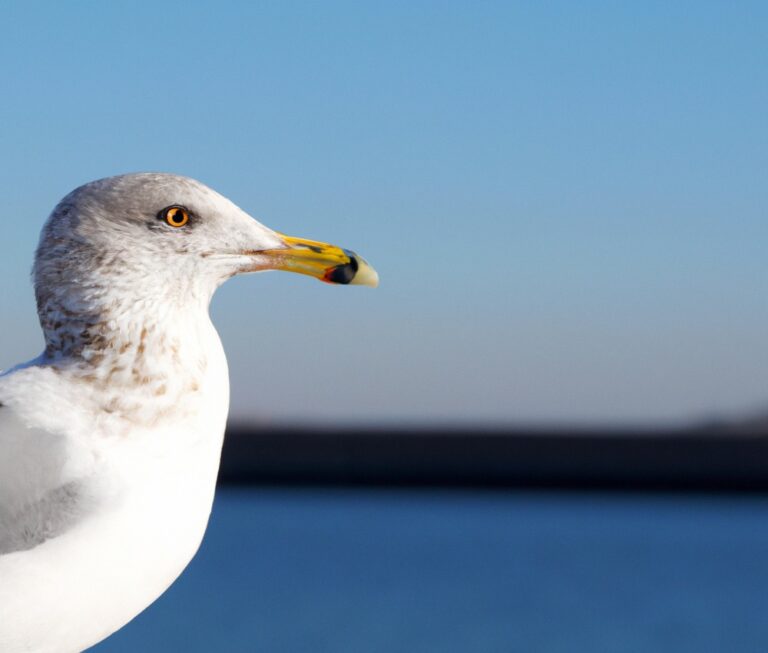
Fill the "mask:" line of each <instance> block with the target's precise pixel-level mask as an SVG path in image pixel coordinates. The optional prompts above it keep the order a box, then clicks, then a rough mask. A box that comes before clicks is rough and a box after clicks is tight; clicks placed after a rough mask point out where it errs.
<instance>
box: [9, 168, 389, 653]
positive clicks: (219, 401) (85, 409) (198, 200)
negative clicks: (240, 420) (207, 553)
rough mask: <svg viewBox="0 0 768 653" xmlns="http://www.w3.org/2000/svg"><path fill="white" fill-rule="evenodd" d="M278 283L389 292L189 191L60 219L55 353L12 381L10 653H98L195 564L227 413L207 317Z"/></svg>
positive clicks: (348, 258) (50, 349)
mask: <svg viewBox="0 0 768 653" xmlns="http://www.w3.org/2000/svg"><path fill="white" fill-rule="evenodd" d="M273 269H274V270H287V271H292V272H299V273H302V274H307V275H311V276H314V277H316V278H319V279H321V280H323V281H326V282H328V283H336V284H361V285H376V284H377V282H378V277H377V275H376V273H375V272H374V271H373V269H372V268H371V267H370V266H369V265H367V263H366V262H365V261H364V260H363V259H362V258H360V257H359V256H357V255H356V254H354V252H351V251H349V250H345V249H341V248H338V247H334V246H331V245H327V244H325V243H322V242H318V241H311V240H306V239H301V238H292V237H289V236H285V235H283V234H281V233H278V232H275V231H272V230H271V229H269V228H267V227H265V226H264V225H262V224H260V223H259V222H257V221H256V220H254V219H253V218H251V217H250V216H249V215H248V214H246V213H245V212H244V211H242V210H241V209H240V208H238V207H237V206H235V205H234V204H233V203H232V202H230V201H229V200H228V199H226V198H224V197H222V196H221V195H219V194H218V193H216V192H215V191H213V190H211V189H210V188H208V187H206V186H205V185H203V184H201V183H199V182H197V181H195V180H193V179H189V178H186V177H180V176H177V175H170V174H159V173H142V174H131V175H123V176H119V177H111V178H108V179H102V180H99V181H95V182H92V183H90V184H86V185H85V186H82V187H80V188H78V189H76V190H75V191H73V192H72V193H70V194H69V195H67V196H66V197H65V198H64V199H63V200H62V201H61V202H60V203H59V204H58V206H57V207H56V208H55V209H54V211H53V213H52V214H51V217H50V218H49V220H48V222H47V223H46V225H45V227H44V228H43V232H42V236H41V239H40V244H39V247H38V250H37V256H36V260H35V267H34V279H35V293H36V297H37V305H38V313H39V317H40V322H41V325H42V328H43V332H44V335H45V351H44V353H43V354H42V355H41V356H40V357H39V358H38V359H35V360H33V361H31V362H29V363H27V364H24V365H20V366H19V367H17V368H14V369H13V370H11V371H10V372H7V373H5V374H2V375H0V613H1V614H3V615H4V616H3V619H2V620H0V650H2V651H6V652H10V653H14V652H16V651H31V650H34V651H37V652H40V653H45V652H46V651H51V652H54V651H56V652H59V651H64V652H67V651H80V650H82V649H84V648H87V647H88V646H92V645H93V644H95V643H96V642H98V641H100V640H101V639H103V638H104V637H107V636H108V635H109V634H110V633H112V632H114V631H115V630H117V629H118V628H120V627H121V626H122V625H124V624H125V623H127V622H128V621H129V620H130V619H132V618H133V617H134V616H135V615H136V614H138V613H139V612H140V611H141V610H143V609H144V608H145V607H146V606H147V605H149V604H150V603H151V602H152V601H153V600H154V599H156V598H157V597H158V596H159V595H160V594H161V593H162V592H163V591H165V589H167V587H168V586H169V585H170V584H171V583H172V582H173V580H174V579H175V578H176V577H177V576H178V575H179V574H180V573H181V571H182V570H183V569H184V567H185V566H186V565H187V564H188V562H189V560H190V559H191V558H192V556H193V555H194V553H195V551H196V550H197V548H198V546H199V543H200V540H201V538H202V535H203V532H204V531H205V527H206V524H207V520H208V515H209V512H210V507H211V502H212V499H213V492H214V487H215V481H216V474H217V471H218V463H219V456H220V451H221V443H222V437H223V432H224V426H225V422H226V416H227V412H228V403H229V386H228V378H227V376H228V375H227V365H226V359H225V357H224V352H223V349H222V347H221V344H220V342H219V339H218V335H217V334H216V331H215V329H214V328H213V326H212V324H211V322H210V319H209V317H208V305H209V303H210V300H211V297H212V295H213V293H214V292H215V290H216V288H217V287H218V286H219V285H221V284H222V283H223V282H224V281H226V280H227V279H228V278H230V277H232V276H234V275H236V274H241V273H248V272H258V271H263V270H273Z"/></svg>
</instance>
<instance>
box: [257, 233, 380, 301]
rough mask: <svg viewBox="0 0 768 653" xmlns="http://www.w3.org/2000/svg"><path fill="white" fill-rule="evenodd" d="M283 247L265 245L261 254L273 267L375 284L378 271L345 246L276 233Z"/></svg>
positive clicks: (328, 279) (334, 280) (327, 279)
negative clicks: (276, 247) (274, 247)
mask: <svg viewBox="0 0 768 653" xmlns="http://www.w3.org/2000/svg"><path fill="white" fill-rule="evenodd" d="M279 236H280V237H281V238H282V239H283V241H284V242H285V244H286V248H285V249H269V250H265V251H262V252H261V254H264V255H266V256H268V257H269V258H270V259H272V261H271V263H272V265H271V266H270V267H272V268H273V269H275V270H286V271H288V272H298V273H299V274H307V275H309V276H311V277H315V278H316V279H320V281H325V282H326V283H339V284H349V285H353V286H354V285H357V286H370V287H372V288H375V287H376V286H378V285H379V275H378V274H377V273H376V270H374V269H373V268H372V267H371V266H370V265H369V264H368V263H367V262H366V260H365V259H364V258H362V257H361V256H358V255H357V254H355V253H354V252H352V251H350V250H348V249H342V248H341V247H336V246H335V245H329V244H327V243H321V242H318V241H315V240H307V239H305V238H293V237H291V236H285V235H283V234H279Z"/></svg>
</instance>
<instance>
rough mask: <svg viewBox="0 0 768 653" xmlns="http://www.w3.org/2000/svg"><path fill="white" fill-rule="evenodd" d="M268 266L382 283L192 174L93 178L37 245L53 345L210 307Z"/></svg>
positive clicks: (41, 299) (345, 255)
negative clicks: (129, 322) (127, 318)
mask: <svg viewBox="0 0 768 653" xmlns="http://www.w3.org/2000/svg"><path fill="white" fill-rule="evenodd" d="M266 270H286V271H290V272H298V273H301V274H306V275H310V276H313V277H316V278H318V279H320V280H322V281H325V282H327V283H332V284H352V285H355V284H357V285H367V286H376V285H377V284H378V276H377V274H376V272H375V271H374V270H373V268H372V267H371V266H370V265H368V264H367V263H366V262H365V260H364V259H362V258H361V257H360V256H358V255H357V254H355V253H354V252H352V251H350V250H347V249H342V248H340V247H336V246H333V245H328V244H326V243H322V242H318V241H312V240H306V239H303V238H293V237H289V236H286V235H284V234H281V233H279V232H276V231H273V230H272V229H269V228H268V227H265V226H264V225H262V224H261V223H260V222H258V221H257V220H255V219H254V218H252V217H251V216H249V215H248V214H247V213H246V212H245V211H243V210H242V209H240V208H239V207H237V206H236V205H235V204H234V203H233V202H231V201H230V200H228V199H227V198H225V197H223V196H222V195H220V194H219V193H217V192H216V191H214V190H212V189H211V188H208V187H207V186H205V185H204V184H202V183H200V182H198V181H195V180H194V179H190V178H187V177H182V176H178V175H171V174H161V173H139V174H128V175H121V176H117V177H109V178H106V179H100V180H98V181H94V182H91V183H88V184H85V185H84V186H81V187H79V188H77V189H75V190H74V191H72V192H71V193H70V194H69V195H67V196H66V197H65V198H64V199H63V200H61V202H60V203H59V204H58V205H57V206H56V208H55V209H54V210H53V212H52V214H51V216H50V218H49V219H48V222H47V223H46V225H45V227H44V228H43V231H42V235H41V238H40V243H39V246H38V249H37V255H36V258H35V266H34V281H35V293H36V298H37V305H38V313H39V315H40V320H41V324H42V326H43V331H44V332H45V336H46V344H47V351H48V352H49V353H52V352H57V351H58V352H64V353H68V351H67V350H71V349H73V348H74V349H77V348H78V347H81V346H82V345H83V344H84V343H85V344H87V343H91V344H93V342H92V341H93V338H92V337H91V336H93V334H94V333H95V332H103V331H104V328H105V327H104V325H105V324H110V325H112V328H115V327H116V326H119V321H120V319H122V318H121V316H124V315H125V314H126V312H128V313H130V312H132V311H142V310H143V311H144V312H147V311H154V312H156V313H163V312H166V311H170V310H174V309H180V308H183V307H187V306H200V307H205V308H206V309H207V306H208V303H209V302H210V299H211V297H212V295H213V293H214V291H215V290H216V288H217V287H218V286H219V285H221V284H222V283H223V282H224V281H226V280H227V279H229V278H230V277H232V276H235V275H238V274H243V273H250V272H260V271H266Z"/></svg>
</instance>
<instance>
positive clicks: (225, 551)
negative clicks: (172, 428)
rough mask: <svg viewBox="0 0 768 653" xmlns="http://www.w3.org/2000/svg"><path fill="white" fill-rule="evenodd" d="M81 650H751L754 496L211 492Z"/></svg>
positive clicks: (760, 590) (759, 582)
mask: <svg viewBox="0 0 768 653" xmlns="http://www.w3.org/2000/svg"><path fill="white" fill-rule="evenodd" d="M137 581H138V582H140V581H139V579H137ZM92 650H93V651H96V652H98V653H118V652H120V653H122V652H128V651H130V652H132V653H133V652H135V651H143V652H145V651H164V652H165V651H185V652H196V651H206V652H209V651H217V652H218V651H223V652H225V651H249V652H250V651H256V652H261V651H264V652H270V653H304V652H306V653H323V652H328V653H379V652H380V653H400V652H404V653H422V652H423V653H427V652H429V653H436V652H437V653H454V652H455V653H459V652H461V653H486V652H489V653H496V652H498V653H512V652H516V651H520V652H523V653H563V652H566V651H568V652H589V653H594V652H603V651H604V652H606V653H609V652H610V653H636V652H641V651H642V652H644V653H645V652H652V653H663V652H667V651H669V652H674V653H688V652H690V653H708V652H710V651H711V652H713V653H714V652H717V653H723V652H728V653H742V652H743V653H747V652H749V653H766V651H768V499H766V498H760V497H739V496H735V497H728V498H723V497H706V496H692V497H688V496H663V495H662V496H659V495H656V496H632V495H599V494H578V493H576V494H573V493H528V492H520V493H472V492H431V491H376V490H318V489H301V490H298V489H297V490H264V489H258V490H232V489H229V490H224V491H221V492H219V495H218V499H217V502H216V506H215V509H214V513H213V517H212V520H211V524H210V527H209V529H208V534H207V536H206V539H205V542H204V543H203V546H202V548H201V550H200V553H199V554H198V556H197V557H196V558H195V560H194V561H193V563H192V564H191V566H190V567H189V569H188V570H187V571H186V572H185V573H184V575H183V576H182V578H181V579H180V580H179V581H178V582H177V583H176V584H175V585H174V586H173V587H172V588H171V589H170V590H169V591H168V592H167V593H166V594H165V595H164V596H163V597H162V598H161V599H160V600H159V601H157V603H155V604H154V605H153V606H152V607H151V608H150V609H148V610H147V611H146V612H145V613H144V614H142V615H141V616H139V617H138V618H137V619H136V620H135V621H134V622H133V623H132V624H130V625H129V626H128V627H126V628H124V629H123V630H122V631H120V632H119V633H117V634H116V635H114V636H113V637H112V638H110V639H109V640H107V641H106V642H105V643H103V644H101V645H100V646H98V647H96V648H94V649H92Z"/></svg>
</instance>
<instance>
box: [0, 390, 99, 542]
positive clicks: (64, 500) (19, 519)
mask: <svg viewBox="0 0 768 653" xmlns="http://www.w3.org/2000/svg"><path fill="white" fill-rule="evenodd" d="M67 445H68V441H67V439H66V438H65V437H64V436H63V435H60V434H56V433H51V432H49V431H46V430H44V429H40V428H34V427H31V426H29V425H28V424H25V423H24V422H23V421H22V420H21V419H20V417H19V416H18V414H17V413H16V411H15V410H14V409H12V408H11V407H9V406H6V405H0V556H2V555H4V554H7V553H12V552H15V551H24V550H28V549H32V548H34V547H35V546H37V545H38V544H41V543H43V542H45V541H46V540H48V539H50V538H53V537H56V536H57V535H60V534H61V533H63V532H65V531H66V530H67V529H68V528H69V527H70V526H72V525H74V524H75V523H77V521H79V519H80V518H81V517H82V516H83V513H84V506H83V502H82V501H81V500H80V495H81V492H80V488H81V484H80V483H79V482H78V480H77V479H76V478H74V477H73V473H72V471H73V470H72V464H71V455H70V452H69V451H68V446H67Z"/></svg>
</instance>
